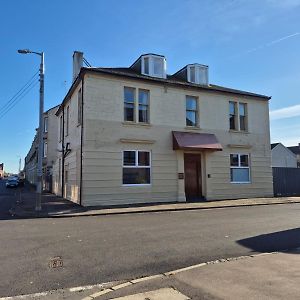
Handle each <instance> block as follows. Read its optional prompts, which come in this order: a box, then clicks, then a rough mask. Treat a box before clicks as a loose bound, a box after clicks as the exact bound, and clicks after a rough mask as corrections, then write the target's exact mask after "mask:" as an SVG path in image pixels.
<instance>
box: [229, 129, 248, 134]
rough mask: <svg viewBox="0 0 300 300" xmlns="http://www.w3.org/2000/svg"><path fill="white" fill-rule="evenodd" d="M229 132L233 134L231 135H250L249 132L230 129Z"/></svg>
mask: <svg viewBox="0 0 300 300" xmlns="http://www.w3.org/2000/svg"><path fill="white" fill-rule="evenodd" d="M229 132H231V133H242V134H249V133H250V132H249V131H248V130H234V129H229Z"/></svg>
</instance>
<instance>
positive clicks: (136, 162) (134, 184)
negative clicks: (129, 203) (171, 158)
mask: <svg viewBox="0 0 300 300" xmlns="http://www.w3.org/2000/svg"><path fill="white" fill-rule="evenodd" d="M126 151H128V152H135V165H134V166H124V152H126ZM139 152H147V153H149V166H139V165H138V159H139V155H138V153H139ZM124 168H128V169H150V183H123V169H124ZM151 185H152V153H151V151H150V150H142V149H139V150H132V149H131V150H127V149H124V150H122V186H124V187H131V186H151Z"/></svg>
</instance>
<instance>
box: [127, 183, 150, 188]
mask: <svg viewBox="0 0 300 300" xmlns="http://www.w3.org/2000/svg"><path fill="white" fill-rule="evenodd" d="M151 185H152V184H151V183H143V184H122V187H132V186H133V187H147V186H151Z"/></svg>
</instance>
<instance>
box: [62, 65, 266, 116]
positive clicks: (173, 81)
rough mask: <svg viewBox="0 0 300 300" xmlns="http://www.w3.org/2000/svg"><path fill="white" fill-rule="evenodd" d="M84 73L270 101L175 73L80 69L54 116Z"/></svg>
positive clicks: (119, 69)
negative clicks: (192, 79) (160, 73)
mask: <svg viewBox="0 0 300 300" xmlns="http://www.w3.org/2000/svg"><path fill="white" fill-rule="evenodd" d="M85 72H94V73H101V74H107V75H116V76H120V77H127V78H133V79H139V80H145V81H149V82H156V83H161V84H168V85H173V86H177V87H182V88H192V89H196V90H199V89H200V90H205V91H210V92H219V93H229V94H234V95H242V96H250V97H256V98H260V99H262V100H270V99H271V97H270V96H266V95H261V94H256V93H251V92H247V91H242V90H237V89H232V88H227V87H223V86H219V85H215V84H209V85H200V84H194V83H190V82H187V81H184V80H182V79H180V78H178V77H177V76H176V73H175V74H173V75H167V78H157V77H150V76H146V75H143V74H140V73H138V72H136V71H135V70H134V69H132V68H93V67H82V68H81V69H80V72H79V74H78V76H77V77H76V79H75V80H74V81H73V83H72V85H71V87H70V88H69V90H68V92H67V94H66V95H65V97H64V99H63V101H62V103H61V104H60V106H59V108H58V110H57V112H56V115H58V114H59V113H60V111H61V109H62V107H63V106H64V103H65V101H66V99H68V97H69V96H70V95H71V94H72V92H73V91H74V89H75V88H76V87H77V85H78V83H79V82H80V80H81V78H82V76H83V74H84V73H85Z"/></svg>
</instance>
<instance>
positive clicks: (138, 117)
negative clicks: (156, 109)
mask: <svg viewBox="0 0 300 300" xmlns="http://www.w3.org/2000/svg"><path fill="white" fill-rule="evenodd" d="M140 91H143V92H146V93H147V94H148V103H147V104H140ZM136 98H137V101H136V102H137V103H136V106H137V109H136V111H137V115H138V116H137V122H136V123H139V124H150V91H149V90H147V89H137V97H136ZM140 106H143V107H146V108H147V122H140Z"/></svg>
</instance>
